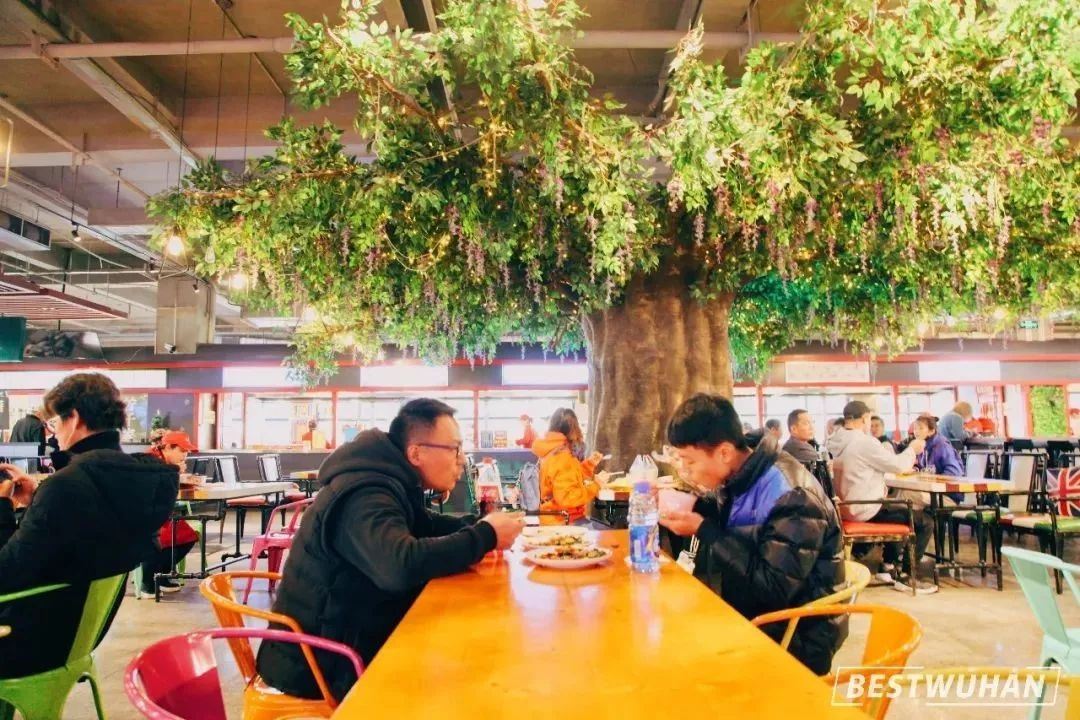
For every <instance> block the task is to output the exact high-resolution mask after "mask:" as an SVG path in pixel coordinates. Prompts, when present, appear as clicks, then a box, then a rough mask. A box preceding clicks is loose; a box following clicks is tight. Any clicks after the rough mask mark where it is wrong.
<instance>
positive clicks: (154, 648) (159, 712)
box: [124, 628, 363, 720]
mask: <svg viewBox="0 0 1080 720" xmlns="http://www.w3.org/2000/svg"><path fill="white" fill-rule="evenodd" d="M219 638H246V639H252V638H257V639H260V640H275V641H279V642H289V643H294V644H296V645H308V646H311V647H313V648H318V649H319V650H326V651H327V652H332V653H337V654H338V655H343V656H345V657H347V658H348V659H349V660H350V661H351V662H352V664H353V668H354V669H355V670H356V676H357V677H360V675H361V673H362V672H363V664H362V663H361V662H360V658H359V657H358V656H357V655H356V653H355V652H354V651H353V650H352V649H351V648H349V647H347V646H345V645H342V644H341V643H337V642H333V641H332V640H325V639H323V638H318V637H314V636H312V635H303V634H301V633H295V632H290V631H288V630H260V629H257V628H218V629H216V630H198V631H196V632H193V633H187V634H184V635H174V636H173V637H169V638H165V639H164V640H159V641H158V642H156V643H154V644H153V645H151V646H150V647H148V648H146V649H145V650H143V651H142V652H140V653H139V654H138V655H136V656H135V657H134V658H133V659H132V661H131V662H130V663H128V666H127V670H126V671H125V672H124V691H125V692H126V693H127V696H128V699H129V700H130V701H131V704H132V705H134V706H135V709H137V710H138V711H139V712H140V713H141V714H142V715H143V717H146V718H150V720H227V718H226V714H225V701H224V699H223V698H222V696H221V681H220V679H219V678H218V669H217V658H216V657H215V656H214V645H213V641H214V640H217V639H219ZM261 720H269V718H266V717H263V718H261Z"/></svg>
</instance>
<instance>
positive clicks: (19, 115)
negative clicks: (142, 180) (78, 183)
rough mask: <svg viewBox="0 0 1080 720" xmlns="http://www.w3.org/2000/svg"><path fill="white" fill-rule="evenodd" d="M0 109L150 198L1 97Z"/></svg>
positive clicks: (114, 171) (128, 181)
mask: <svg viewBox="0 0 1080 720" xmlns="http://www.w3.org/2000/svg"><path fill="white" fill-rule="evenodd" d="M0 109H3V110H6V111H7V112H9V113H11V114H12V115H14V116H15V117H17V118H19V119H20V120H22V121H23V122H24V123H26V124H27V125H29V126H30V127H32V128H34V129H35V130H37V131H38V132H40V133H42V134H43V135H46V136H47V137H48V138H49V139H50V140H52V141H53V142H55V143H57V144H58V145H60V146H61V147H63V148H64V149H65V150H67V151H68V152H70V153H72V154H73V155H74V156H75V157H78V158H81V159H82V160H83V162H87V163H90V164H91V165H93V166H94V167H96V168H98V169H99V170H103V171H104V172H105V173H106V174H108V176H109V177H111V178H113V179H114V180H118V181H120V183H121V184H122V185H123V186H124V187H126V188H127V189H128V190H131V191H132V192H133V193H136V194H137V195H139V196H140V197H142V199H143V200H147V199H149V198H150V195H149V194H148V193H147V192H146V191H144V190H143V189H142V188H141V187H139V186H138V185H136V184H135V183H133V182H131V181H130V180H128V179H127V178H125V177H123V176H122V175H121V174H120V173H118V172H116V169H115V168H111V167H109V166H107V165H106V164H105V163H102V162H98V161H97V160H96V159H95V158H94V156H93V155H91V154H90V153H88V152H86V151H85V150H82V149H80V148H78V147H76V146H75V144H74V143H72V142H71V141H69V140H68V139H67V138H65V137H64V136H63V135H61V134H60V133H58V132H56V131H55V130H53V129H52V128H51V127H49V126H48V125H46V124H45V123H43V122H42V121H40V120H38V119H37V118H36V117H34V116H33V115H29V114H28V113H26V112H25V111H23V110H21V109H20V108H18V107H17V106H15V105H12V104H11V103H9V102H8V101H7V100H5V99H4V98H2V97H0Z"/></svg>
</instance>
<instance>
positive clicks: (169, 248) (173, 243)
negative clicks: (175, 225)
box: [165, 232, 187, 257]
mask: <svg viewBox="0 0 1080 720" xmlns="http://www.w3.org/2000/svg"><path fill="white" fill-rule="evenodd" d="M186 250H187V247H186V246H185V245H184V238H182V237H180V235H179V234H178V233H176V232H174V233H172V234H171V235H169V239H168V240H167V241H166V242H165V252H167V253H168V254H169V255H172V256H173V257H180V256H181V255H183V254H184V252H185V251H186Z"/></svg>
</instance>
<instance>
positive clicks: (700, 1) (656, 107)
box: [649, 0, 705, 115]
mask: <svg viewBox="0 0 1080 720" xmlns="http://www.w3.org/2000/svg"><path fill="white" fill-rule="evenodd" d="M704 5H705V0H683V3H682V7H681V8H679V17H678V18H677V19H676V20H675V29H676V30H678V31H680V32H688V31H689V30H690V28H692V27H694V26H695V25H697V23H698V20H699V19H700V18H701V10H702V8H703V7H704ZM674 59H675V51H674V50H669V51H668V53H667V54H666V55H665V56H664V62H663V63H662V64H661V65H660V75H659V77H658V78H657V89H656V97H654V98H653V101H652V102H651V103H649V114H650V115H657V114H659V113H660V111H662V110H663V108H664V98H665V97H666V96H667V86H668V75H669V74H670V73H671V61H672V60H674Z"/></svg>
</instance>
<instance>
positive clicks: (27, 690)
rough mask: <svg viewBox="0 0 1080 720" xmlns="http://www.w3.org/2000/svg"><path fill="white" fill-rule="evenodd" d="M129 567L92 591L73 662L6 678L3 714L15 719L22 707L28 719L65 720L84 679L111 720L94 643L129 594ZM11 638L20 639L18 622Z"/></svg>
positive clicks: (9, 598) (100, 712)
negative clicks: (67, 706) (70, 701)
mask: <svg viewBox="0 0 1080 720" xmlns="http://www.w3.org/2000/svg"><path fill="white" fill-rule="evenodd" d="M126 578H127V573H125V574H123V575H114V576H113V577H107V578H102V579H100V580H94V581H93V582H92V583H90V589H89V591H88V592H87V595H86V603H85V604H84V605H83V612H82V618H81V619H80V620H79V627H78V629H77V630H76V633H75V638H74V640H73V641H72V644H71V651H70V652H69V653H68V658H67V662H66V663H64V664H63V665H62V666H61V667H58V668H54V669H53V670H47V671H46V672H42V673H38V674H36V675H27V676H25V677H20V678H6V679H2V680H0V720H12V718H13V717H14V711H15V710H18V711H19V712H20V713H22V716H23V718H25V720H60V718H61V717H62V715H63V710H64V704H65V703H66V702H67V698H68V695H69V694H70V693H71V690H72V688H74V687H75V684H76V683H78V682H82V681H84V680H85V681H87V682H89V683H90V690H91V691H92V692H93V695H94V707H95V709H96V710H97V716H98V718H99V720H105V708H104V707H103V706H102V704H101V692H100V691H99V690H98V683H97V676H96V672H95V669H94V656H93V651H94V648H95V647H97V644H98V641H99V640H100V639H101V634H102V630H103V629H104V628H105V623H106V622H107V621H108V619H109V616H110V615H111V614H112V609H113V607H114V606H115V604H116V603H117V602H118V601H119V599H120V598H121V597H122V596H123V594H124V582H125V580H126ZM66 587H68V586H67V585H46V586H42V587H37V588H32V589H30V590H22V591H20V592H15V593H11V594H9V595H0V603H6V602H14V601H15V600H21V599H23V598H28V597H32V596H35V595H42V594H44V593H48V592H53V591H55V590H59V589H61V588H66ZM8 632H9V633H10V638H9V639H8V640H7V642H12V641H18V640H20V639H19V638H18V637H17V633H18V628H17V627H16V628H9V629H8Z"/></svg>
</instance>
